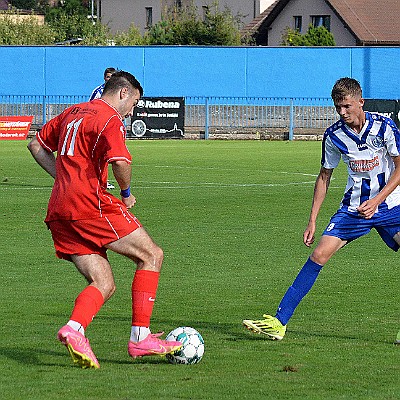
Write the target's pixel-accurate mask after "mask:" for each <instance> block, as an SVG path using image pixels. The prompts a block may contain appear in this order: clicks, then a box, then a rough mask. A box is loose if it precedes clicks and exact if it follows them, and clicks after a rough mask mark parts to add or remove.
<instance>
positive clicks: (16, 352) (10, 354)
mask: <svg viewBox="0 0 400 400" xmlns="http://www.w3.org/2000/svg"><path fill="white" fill-rule="evenodd" d="M0 354H1V355H3V356H4V357H7V358H9V359H10V360H13V361H16V362H18V363H20V364H25V365H26V364H28V365H44V366H49V367H58V366H64V365H65V364H64V363H61V362H60V363H55V362H43V361H42V360H41V357H40V356H41V355H43V356H52V357H63V358H64V357H65V356H66V354H65V353H64V352H61V351H52V350H44V349H37V348H35V349H33V348H32V349H27V348H25V349H24V348H21V347H18V348H17V347H0Z"/></svg>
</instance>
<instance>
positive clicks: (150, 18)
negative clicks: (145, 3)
mask: <svg viewBox="0 0 400 400" xmlns="http://www.w3.org/2000/svg"><path fill="white" fill-rule="evenodd" d="M152 26H153V7H146V28H151V27H152Z"/></svg>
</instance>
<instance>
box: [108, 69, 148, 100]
mask: <svg viewBox="0 0 400 400" xmlns="http://www.w3.org/2000/svg"><path fill="white" fill-rule="evenodd" d="M126 87H128V88H129V87H133V88H135V89H137V90H139V93H140V96H143V88H142V86H141V85H140V83H139V81H138V80H137V79H136V78H135V77H134V76H133V75H132V74H130V73H129V72H126V71H117V72H115V73H113V74H112V75H111V78H110V79H109V80H108V81H107V83H106V84H105V86H104V91H103V94H107V93H113V92H116V91H118V90H120V89H123V88H126Z"/></svg>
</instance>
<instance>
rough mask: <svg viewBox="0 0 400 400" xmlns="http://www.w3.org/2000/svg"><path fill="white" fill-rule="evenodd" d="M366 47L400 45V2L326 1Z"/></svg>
mask: <svg viewBox="0 0 400 400" xmlns="http://www.w3.org/2000/svg"><path fill="white" fill-rule="evenodd" d="M326 2H327V3H328V4H329V5H330V6H331V8H332V9H333V10H334V11H335V13H336V14H337V15H338V16H339V17H340V18H341V19H342V20H343V21H344V22H345V23H346V25H347V26H348V27H349V28H350V30H351V31H352V32H353V33H354V35H355V36H356V37H357V39H358V40H359V42H360V44H363V45H374V44H380V45H385V44H386V45H396V44H397V45H399V44H400V1H399V0H326Z"/></svg>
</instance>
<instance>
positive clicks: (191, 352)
mask: <svg viewBox="0 0 400 400" xmlns="http://www.w3.org/2000/svg"><path fill="white" fill-rule="evenodd" d="M165 339H166V340H169V341H175V340H177V341H178V342H181V343H182V344H183V346H182V347H181V349H180V350H177V351H175V352H174V353H172V354H167V359H168V361H169V362H170V363H172V364H197V363H198V362H199V361H200V360H201V359H202V358H203V354H204V339H203V337H202V336H201V335H200V333H199V332H198V331H196V329H194V328H191V327H190V326H180V327H179V328H176V329H174V330H173V331H171V332H170V333H168V335H167V336H166V338H165Z"/></svg>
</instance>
